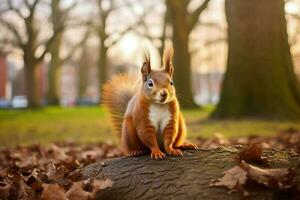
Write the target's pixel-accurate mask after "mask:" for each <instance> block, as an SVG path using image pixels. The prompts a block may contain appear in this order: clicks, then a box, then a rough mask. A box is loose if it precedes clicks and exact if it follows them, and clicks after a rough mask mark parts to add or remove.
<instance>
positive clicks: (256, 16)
mask: <svg viewBox="0 0 300 200" xmlns="http://www.w3.org/2000/svg"><path fill="white" fill-rule="evenodd" d="M225 12H226V17H227V21H228V44H229V51H228V60H227V71H226V74H225V78H224V81H223V86H222V92H221V99H220V102H219V104H218V107H217V109H216V110H215V112H214V114H213V116H214V117H218V118H226V117H243V116H253V115H255V116H267V117H273V118H299V117H300V86H299V82H298V80H297V78H296V75H295V73H294V68H293V62H292V58H291V53H290V46H289V43H288V36H287V30H286V19H285V13H284V1H283V0H265V1H260V0H253V1H248V0H239V1H235V0H226V1H225Z"/></svg>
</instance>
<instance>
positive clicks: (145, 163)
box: [81, 147, 300, 200]
mask: <svg viewBox="0 0 300 200" xmlns="http://www.w3.org/2000/svg"><path fill="white" fill-rule="evenodd" d="M238 152H239V147H235V148H233V147H231V148H228V147H226V148H225V147H220V148H216V149H210V150H207V149H199V150H190V151H185V152H184V156H182V157H167V158H166V159H164V160H152V159H151V158H150V157H149V156H143V157H122V158H115V159H109V160H105V161H101V162H97V163H94V164H91V165H89V166H86V167H84V168H83V169H82V171H81V173H82V179H88V178H97V179H110V180H111V181H112V184H111V187H107V188H105V189H103V190H100V191H99V192H98V193H97V199H101V200H105V199H109V200H114V199H125V200H127V199H128V200H133V199H145V200H146V199H207V200H208V199H233V200H234V199H241V198H244V197H243V195H242V194H241V193H238V192H232V193H231V192H229V191H228V189H226V188H223V187H211V186H210V183H211V181H212V180H214V179H218V178H220V177H222V176H223V172H224V171H226V170H227V169H230V168H231V167H233V166H236V165H237V164H238V159H237V155H238ZM263 157H265V158H266V159H267V160H268V163H269V167H270V168H293V169H294V170H295V171H296V177H295V184H296V185H299V184H300V155H299V154H296V153H293V152H288V151H279V150H275V149H264V150H263ZM247 187H248V192H249V193H250V196H249V197H248V199H294V198H295V194H294V195H293V196H292V195H291V194H290V193H287V192H281V191H278V190H274V189H269V188H267V187H265V186H263V185H258V184H252V185H251V184H250V185H249V186H247ZM299 197H300V196H299Z"/></svg>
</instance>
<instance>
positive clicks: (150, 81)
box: [148, 79, 153, 88]
mask: <svg viewBox="0 0 300 200" xmlns="http://www.w3.org/2000/svg"><path fill="white" fill-rule="evenodd" d="M148 87H149V88H152V87H153V81H152V79H149V81H148Z"/></svg>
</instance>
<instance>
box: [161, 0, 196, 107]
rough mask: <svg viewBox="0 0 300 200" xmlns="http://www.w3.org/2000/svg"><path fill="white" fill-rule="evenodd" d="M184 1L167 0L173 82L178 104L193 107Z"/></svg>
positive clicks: (186, 15)
mask: <svg viewBox="0 0 300 200" xmlns="http://www.w3.org/2000/svg"><path fill="white" fill-rule="evenodd" d="M185 4H186V3H185V1H181V0H179V1H176V2H175V1H173V2H172V3H170V2H169V1H167V9H168V12H169V13H170V22H171V24H172V28H173V35H172V42H173V48H174V60H173V64H174V68H175V72H174V83H175V86H176V91H177V94H178V99H179V102H180V105H181V106H182V107H184V108H194V107H196V103H195V101H194V96H193V92H192V80H191V73H192V72H191V55H190V52H189V35H190V25H189V23H188V12H187V8H186V6H185Z"/></svg>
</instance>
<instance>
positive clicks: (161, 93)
mask: <svg viewBox="0 0 300 200" xmlns="http://www.w3.org/2000/svg"><path fill="white" fill-rule="evenodd" d="M167 95H168V93H167V91H165V90H163V91H161V92H160V96H161V97H163V98H166V97H167Z"/></svg>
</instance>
